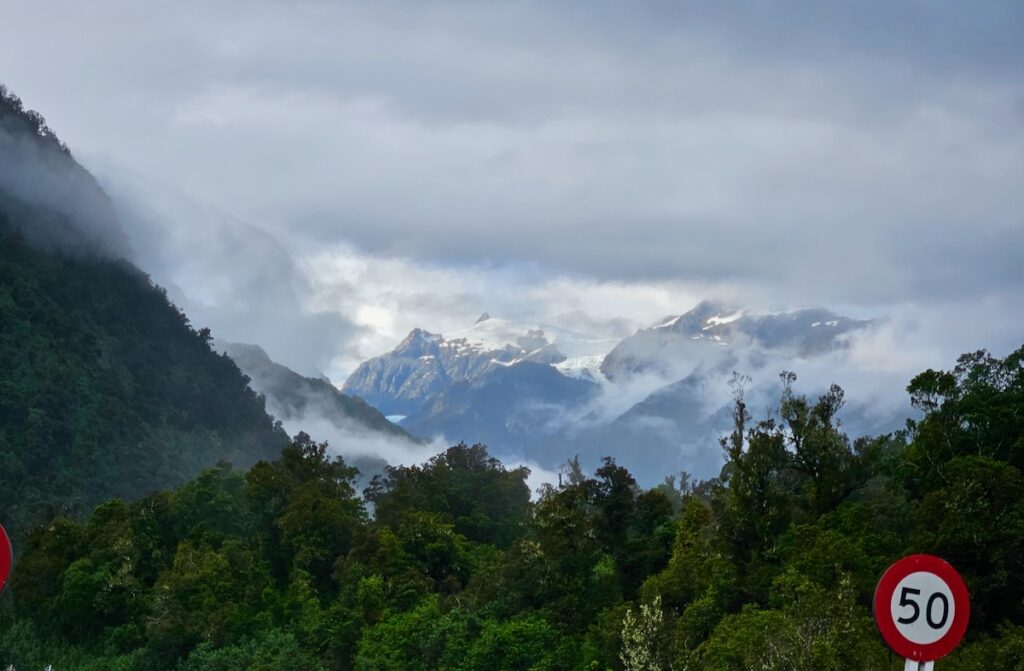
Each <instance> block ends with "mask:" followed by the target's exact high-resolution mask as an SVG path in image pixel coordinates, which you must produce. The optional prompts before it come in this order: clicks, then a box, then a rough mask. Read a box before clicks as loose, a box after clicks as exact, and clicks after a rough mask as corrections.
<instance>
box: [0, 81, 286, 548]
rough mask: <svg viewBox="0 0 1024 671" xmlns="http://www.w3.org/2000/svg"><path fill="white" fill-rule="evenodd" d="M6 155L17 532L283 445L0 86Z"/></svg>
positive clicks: (241, 383)
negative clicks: (137, 265) (131, 257)
mask: <svg viewBox="0 0 1024 671" xmlns="http://www.w3.org/2000/svg"><path fill="white" fill-rule="evenodd" d="M0 164H2V167H0V511H2V512H0V522H2V523H3V524H4V525H5V526H6V527H7V528H8V529H9V530H12V531H14V532H15V534H16V535H20V532H21V531H22V530H23V529H24V528H25V527H26V526H27V525H28V524H30V523H35V522H38V521H40V520H41V519H44V518H46V517H47V516H50V515H52V514H54V513H55V512H57V513H73V514H81V513H87V512H89V510H91V509H92V507H93V506H94V505H95V504H96V503H98V502H100V501H103V500H105V499H107V498H110V497H113V496H117V497H123V498H127V499H135V498H138V497H140V496H143V495H145V494H148V493H150V492H152V491H153V490H155V489H160V488H166V487H170V486H175V485H177V484H180V483H182V482H184V481H186V480H187V479H188V478H190V477H193V476H195V475H196V474H197V473H198V472H199V471H200V470H202V469H203V468H206V467H209V466H212V465H214V464H216V463H217V462H218V461H221V460H229V461H232V462H233V463H235V464H237V465H239V466H242V467H247V466H250V465H252V464H254V463H255V462H256V461H258V460H259V459H262V458H271V457H273V456H274V455H276V454H278V453H279V452H280V449H281V448H282V447H283V446H284V445H285V444H286V443H287V436H285V435H284V433H283V432H282V431H281V430H280V429H279V428H276V427H275V426H274V424H273V420H272V419H271V418H270V417H269V416H268V415H267V414H266V412H265V411H264V406H263V400H262V399H261V398H260V397H259V396H257V395H256V394H255V393H254V392H253V391H251V390H250V389H249V388H248V387H247V386H246V384H247V379H246V378H245V377H244V376H243V375H242V374H241V373H240V372H239V370H238V368H237V367H236V366H235V364H234V363H233V362H232V361H231V360H230V359H228V358H227V357H225V356H221V355H217V354H215V353H214V352H213V351H212V350H211V349H210V346H209V339H210V338H209V334H208V333H207V332H205V331H197V330H196V329H194V328H193V327H192V326H191V325H190V324H189V322H188V320H187V319H186V317H185V315H184V314H182V313H181V311H179V310H178V309H177V308H175V307H174V306H173V305H172V304H170V303H169V302H168V300H167V297H166V295H165V294H164V292H163V291H162V290H160V289H159V288H157V287H154V286H153V285H152V284H151V283H150V281H149V279H148V278H147V277H146V276H145V275H144V274H143V273H142V272H140V271H139V270H138V269H136V268H135V267H134V266H132V265H131V264H130V263H129V262H127V261H125V260H123V259H121V258H120V256H119V254H120V253H121V252H122V251H124V249H123V248H122V247H121V246H120V245H121V242H122V237H121V236H120V235H119V233H118V232H119V228H118V225H117V222H116V220H115V219H114V218H113V217H114V215H113V210H112V208H110V207H109V202H108V201H107V199H106V195H105V194H104V193H103V192H102V190H101V189H100V188H99V186H98V185H97V184H96V182H95V180H94V179H92V176H91V175H89V173H88V172H87V171H85V169H84V168H82V167H81V166H80V165H78V164H77V163H76V162H75V161H74V159H73V158H72V157H71V155H70V153H69V152H68V150H67V148H66V147H65V146H64V145H63V144H62V143H61V142H60V141H59V140H58V139H57V138H56V136H55V135H54V134H53V132H52V131H51V130H50V129H49V128H48V127H47V126H46V124H45V122H44V121H43V119H42V117H41V116H39V115H38V114H36V113H34V112H28V111H25V110H24V109H23V108H22V105H21V102H20V101H19V100H18V99H17V98H15V97H14V96H13V95H11V94H9V93H7V92H6V91H5V90H3V89H0ZM19 539H20V538H19Z"/></svg>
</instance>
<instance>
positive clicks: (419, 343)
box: [343, 314, 615, 415]
mask: <svg viewBox="0 0 1024 671" xmlns="http://www.w3.org/2000/svg"><path fill="white" fill-rule="evenodd" d="M614 344H615V343H614V341H609V340H603V339H599V338H590V337H588V336H585V335H581V334H577V333H572V332H571V331H566V330H564V329H558V328H556V327H552V326H548V325H541V324H523V323H518V322H512V321H509V320H504V319H496V318H491V317H490V316H489V315H486V314H485V315H483V316H482V317H481V318H480V319H479V320H477V322H476V323H475V324H474V325H473V326H472V327H470V328H468V329H462V330H460V331H456V332H453V333H451V334H448V335H440V334H436V333H430V332H428V331H424V330H423V329H413V330H412V331H411V332H410V333H409V335H408V336H406V338H405V339H404V340H403V341H402V342H401V343H399V344H398V346H397V347H395V349H393V350H392V351H390V352H388V353H386V354H383V355H381V356H378V357H374V358H373V359H369V360H368V361H364V362H363V363H362V364H360V365H359V367H358V368H356V370H355V371H354V372H353V373H352V375H350V376H349V378H348V379H347V380H346V381H345V385H344V387H343V389H344V391H345V392H346V393H348V394H352V395H356V396H359V397H360V398H362V399H364V400H365V401H366V402H368V403H370V404H371V405H373V406H374V407H376V408H378V409H380V410H381V412H383V413H384V414H386V415H414V414H417V413H420V412H422V411H425V410H426V409H427V406H428V405H430V404H432V403H433V402H434V399H436V398H437V396H438V395H439V394H441V393H443V392H444V391H446V390H447V389H449V387H452V386H453V385H456V384H460V383H469V384H470V385H472V383H473V382H474V381H476V380H478V379H480V378H481V377H482V376H485V375H489V374H490V373H491V372H492V371H493V370H494V369H495V368H497V367H501V366H511V365H513V364H517V363H522V362H530V363H537V364H545V365H548V364H557V365H558V366H559V367H560V370H561V371H562V372H563V373H565V374H566V375H567V376H569V377H580V378H583V379H586V378H587V377H588V376H589V375H590V371H589V370H588V366H589V365H590V364H591V363H592V360H593V359H595V358H598V357H602V356H604V354H605V353H607V352H608V350H610V349H611V348H612V346H613V345H614Z"/></svg>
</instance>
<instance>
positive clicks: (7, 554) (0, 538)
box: [0, 524, 14, 592]
mask: <svg viewBox="0 0 1024 671" xmlns="http://www.w3.org/2000/svg"><path fill="white" fill-rule="evenodd" d="M12 566H14V548H12V547H11V539H10V537H9V536H8V535H7V530H6V529H4V525H2V524H0V592H3V591H4V587H6V586H7V579H8V578H10V577H11V567H12Z"/></svg>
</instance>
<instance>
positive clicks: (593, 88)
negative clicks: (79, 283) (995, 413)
mask: <svg viewBox="0 0 1024 671" xmlns="http://www.w3.org/2000/svg"><path fill="white" fill-rule="evenodd" d="M0 4H2V12H0V16H2V19H0V63H2V64H3V68H2V71H0V81H3V82H4V83H6V84H7V85H8V86H9V87H10V88H11V89H12V90H14V91H15V92H16V93H18V94H19V95H20V96H22V97H23V98H24V99H25V101H26V103H27V104H28V105H29V106H30V107H34V108H37V109H39V110H40V111H41V112H42V113H43V114H44V115H45V116H46V118H47V119H48V121H49V122H50V125H51V126H52V127H53V128H54V129H56V130H57V132H58V134H59V135H61V137H62V139H64V140H65V141H66V142H67V143H68V144H69V145H70V146H71V148H72V150H73V151H74V152H75V154H76V155H77V156H79V157H80V158H81V159H82V160H83V161H84V162H85V163H86V165H87V166H88V167H91V168H93V169H94V170H95V171H96V172H97V173H98V174H100V175H101V177H104V179H106V180H108V182H110V183H111V184H113V185H114V186H112V188H114V187H115V186H116V187H123V192H124V193H129V192H130V193H133V194H135V195H136V196H138V194H140V193H143V192H152V190H153V189H154V188H156V189H157V190H161V189H162V190H164V191H165V192H173V193H177V194H182V197H181V198H180V199H179V200H178V201H177V202H179V203H199V204H201V208H202V210H203V211H204V212H209V211H211V210H212V211H216V212H218V213H224V215H223V217H222V216H221V215H217V219H218V221H226V220H230V221H234V222H246V223H247V224H251V225H254V226H256V227H259V228H260V229H262V230H264V231H266V232H268V233H269V234H270V236H271V237H270V238H268V240H272V239H273V240H276V241H277V242H276V243H270V242H268V243H267V244H268V245H269V247H267V246H266V245H264V246H262V247H260V252H259V258H260V259H263V260H266V259H267V258H269V257H268V256H267V255H266V254H268V253H269V252H267V251H266V250H267V249H273V248H274V245H280V250H279V251H280V256H279V258H278V257H277V256H275V257H274V258H276V259H278V261H279V263H278V262H275V263H271V264H268V265H267V266H260V265H253V264H252V263H251V262H247V261H244V260H239V259H241V258H243V257H244V254H243V255H240V254H239V253H237V251H236V250H235V249H234V246H236V245H244V244H245V243H246V242H247V241H248V240H249V238H251V237H252V236H248V235H246V234H244V233H237V232H236V234H234V235H228V236H227V237H224V236H221V237H220V240H219V241H218V240H214V239H211V238H210V236H206V237H205V238H204V240H205V242H204V243H203V246H204V247H205V248H206V249H205V250H201V249H198V248H197V245H195V244H192V243H190V242H189V241H190V240H192V239H193V237H194V236H195V235H198V234H199V233H202V232H203V231H205V230H206V229H207V228H208V227H207V223H206V221H205V219H203V217H202V216H198V215H196V216H191V217H188V218H180V217H179V218H177V219H176V218H175V216H173V215H174V213H176V212H177V213H180V212H182V211H184V210H189V208H190V207H191V205H189V206H187V207H184V208H176V207H171V206H167V207H165V208H163V210H162V212H163V215H164V220H165V222H167V225H169V226H172V227H174V228H175V229H176V230H175V232H174V234H173V236H172V237H174V238H175V239H177V243H176V245H171V244H169V243H168V242H167V235H169V234H168V233H166V231H165V232H164V233H162V234H161V235H157V234H156V233H153V231H152V230H150V229H146V230H145V231H144V237H145V236H152V237H151V238H146V239H152V240H154V241H156V242H153V246H155V247H158V248H159V249H150V250H149V256H148V257H147V258H149V259H150V260H151V263H154V264H156V263H157V262H158V261H159V262H160V263H163V264H164V265H165V267H166V268H165V275H164V276H161V275H160V273H159V271H158V270H157V269H155V268H149V270H151V271H153V272H154V273H155V274H156V275H158V277H161V279H163V278H164V277H167V278H170V279H169V280H167V281H170V280H173V281H174V282H176V283H177V284H179V285H180V286H181V287H182V289H183V291H185V292H186V293H188V294H189V297H190V298H192V299H193V300H194V301H196V302H197V303H199V304H202V305H205V306H206V307H207V308H209V310H208V311H207V313H206V314H208V315H210V316H209V318H210V319H211V320H216V319H217V316H216V315H217V314H218V313H219V314H220V315H221V316H222V317H223V314H224V312H225V305H226V302H227V303H231V305H230V306H229V307H231V309H236V308H237V309H238V310H242V311H243V312H244V310H243V308H245V305H242V306H241V307H239V305H238V304H243V303H244V304H248V303H251V302H253V301H254V300H255V299H254V297H255V296H257V295H259V294H260V292H262V291H264V290H266V289H267V286H268V283H272V282H275V281H277V280H274V279H273V278H284V280H283V281H284V282H285V283H287V284H289V286H288V288H287V290H283V289H281V287H280V286H279V287H278V290H279V291H278V292H279V293H280V291H283V292H284V294H286V295H284V296H279V297H278V298H277V299H275V301H278V302H274V303H271V308H273V309H274V310H276V309H278V308H277V307H275V306H278V305H279V304H280V305H284V304H286V303H289V301H292V303H294V305H291V308H289V309H294V310H295V311H297V312H302V313H306V314H308V313H310V312H315V313H316V314H317V315H318V316H317V319H318V320H319V321H317V323H316V325H315V327H311V329H310V335H311V337H312V340H314V341H315V343H316V344H315V345H312V346H311V345H308V344H307V345H304V346H302V347H299V346H295V345H294V342H295V338H294V336H293V335H291V334H284V333H281V332H280V331H279V330H278V331H275V330H274V329H275V328H278V329H279V327H274V326H267V324H266V323H265V322H259V319H266V315H264V316H263V317H260V318H256V317H253V319H254V320H255V321H256V322H259V323H260V324H262V326H261V327H260V329H263V330H265V331H266V333H264V334H263V335H262V336H261V337H263V338H264V340H267V339H271V340H273V339H275V338H276V339H278V340H280V342H281V345H280V346H279V347H278V348H277V350H276V351H277V352H278V355H279V357H281V358H285V359H288V360H289V361H290V362H291V363H292V364H293V365H296V366H297V367H300V368H303V369H305V370H309V369H311V368H315V367H320V368H321V369H325V370H327V369H329V370H333V371H334V372H335V374H337V373H339V372H342V371H344V370H345V369H346V368H347V367H348V366H350V365H351V363H352V362H353V361H356V360H358V359H359V358H361V357H364V356H367V355H371V354H376V353H378V352H379V351H380V350H381V349H384V348H386V347H387V346H388V345H389V344H391V345H393V344H394V342H393V340H394V338H397V337H400V336H401V335H402V331H404V330H405V329H406V328H407V327H409V326H410V325H415V324H419V325H422V326H425V327H428V328H435V329H438V330H442V329H444V328H453V327H454V325H456V324H458V323H460V321H461V320H465V319H467V318H468V315H469V314H471V313H472V312H474V311H477V310H479V309H480V308H484V309H489V310H490V311H491V312H492V313H493V312H496V311H505V312H507V313H513V314H510V315H509V316H514V317H523V318H531V317H532V318H536V319H561V320H562V321H566V320H568V321H573V320H576V321H577V322H579V324H586V323H591V326H593V328H594V329H597V330H602V329H603V330H604V331H605V332H622V331H625V332H628V331H629V330H630V329H632V328H634V327H635V326H636V325H638V324H640V323H643V322H644V321H649V320H654V319H656V318H658V317H660V316H661V315H662V314H665V313H671V312H678V311H681V310H684V309H686V308H687V307H689V305H690V304H692V302H693V301H695V300H697V299H698V298H699V297H700V296H701V295H704V294H707V293H716V294H719V295H725V296H727V297H732V298H734V299H735V300H737V301H740V302H750V303H755V304H759V305H762V306H764V307H769V308H771V307H776V308H777V307H788V306H795V305H807V304H820V305H827V306H833V307H837V308H840V309H843V310H846V311H852V312H854V313H858V314H859V315H864V314H872V315H878V314H883V315H888V314H899V315H906V314H909V313H913V314H916V315H918V316H919V318H918V319H917V321H915V322H914V324H915V326H914V329H916V332H917V333H918V334H920V333H921V332H922V331H928V330H929V329H932V330H934V331H941V332H942V333H941V334H938V333H931V334H930V335H931V336H932V337H933V339H934V338H939V337H940V335H941V338H943V339H944V340H943V343H945V345H947V347H940V346H938V345H934V350H935V351H936V352H938V351H942V352H943V353H944V354H945V352H946V349H950V350H952V349H955V348H963V347H964V346H970V347H972V348H973V347H980V346H989V347H996V348H998V347H1005V346H1008V345H1009V344H1010V343H1012V342H1014V341H1015V340H1016V342H1018V343H1019V342H1020V341H1021V340H1022V338H1024V327H1022V326H1021V323H1022V320H1021V317H1020V314H1021V311H1022V310H1024V299H1022V296H1024V270H1022V265H1024V261H1022V257H1024V76H1022V75H1024V39H1022V36H1024V3H1021V2H1018V1H1010V0H1006V1H1005V2H1001V1H995V0H994V1H992V2H983V3H964V2H891V1H877V2H856V3H853V2H851V3H820V2H789V3H776V2H751V3H719V2H706V3H701V2H698V3H685V5H686V6H685V7H680V5H682V4H684V3H673V2H663V3H662V2H655V3H641V2H628V3H626V2H621V3H604V2H581V3H546V2H506V3H499V2H487V3H468V2H454V3H424V2H418V1H417V2H412V1H410V2H380V3H344V2H251V1H247V2H233V1H231V2H229V1H224V2H183V1H179V2H173V3H149V2H127V1H124V2H110V1H104V0H99V1H91V2H78V1H70V0H68V1H61V2H21V1H17V0H0ZM726 5H728V6H727V7H726ZM140 184H143V185H146V186H145V188H141V187H139V185H140ZM153 185H158V186H157V187H154V186H153ZM148 205H149V204H147V203H142V204H141V205H140V207H144V208H145V207H148ZM191 211H192V212H193V214H194V213H195V210H191ZM232 226H235V224H232ZM243 228H244V227H243ZM140 230H141V229H140ZM237 230H240V229H237V226H236V231H237ZM138 237H139V236H138V235H137V236H136V238H137V239H138ZM140 244H141V245H142V246H145V244H146V243H145V242H142V243H140ZM261 244H263V243H261ZM218 245H220V247H218ZM225 247H226V249H225ZM175 250H176V251H175ZM210 250H214V251H210ZM276 253H277V252H274V254H276ZM204 254H205V255H206V256H204ZM271 255H273V254H271ZM158 257H159V258H158ZM232 259H234V261H232ZM225 265H227V266H231V267H229V268H227V269H225V268H224V266H225ZM246 265H249V266H250V267H248V268H242V267H241V266H246ZM168 268H169V269H172V270H173V272H172V270H167V269H168ZM264 269H266V273H263V271H264ZM235 271H238V272H243V274H245V278H244V280H243V281H241V284H239V282H240V280H239V279H238V275H237V273H236V274H232V273H234V272H235ZM272 271H273V272H272ZM275 273H277V274H275ZM218 277H219V278H220V279H219V280H217V279H216V278H218ZM215 280H216V281H215ZM218 292H219V293H218ZM225 296H227V298H225ZM495 305H497V306H498V310H495V309H494V306H495ZM245 309H248V308H245ZM282 309H283V308H282ZM964 310H971V311H973V312H972V313H971V314H972V315H973V317H972V319H973V320H974V322H973V327H974V329H975V330H974V331H972V330H971V326H972V325H971V324H963V323H962V319H957V318H953V317H950V318H949V320H950V321H949V322H948V323H947V322H946V321H943V315H947V316H948V315H950V313H956V312H962V311H964ZM239 314H240V313H239ZM289 314H290V313H289ZM250 316H251V315H250ZM238 320H240V321H239V323H241V322H242V321H244V318H243V317H241V316H239V317H238ZM424 322H426V323H424ZM254 323H255V322H254ZM579 324H575V325H579ZM260 329H257V331H259V330H260ZM914 329H911V330H914ZM957 329H959V331H958V330H957ZM222 330H223V329H222ZM246 331H248V332H252V329H251V328H249V327H248V326H247V328H246ZM950 333H958V335H957V338H958V339H956V340H955V341H954V340H952V339H951V338H952V336H951V335H950ZM228 335H229V336H230V335H233V334H231V333H228ZM925 335H929V334H928V333H926V334H925ZM289 343H292V344H291V345H290V344H289ZM893 346H894V347H896V346H898V345H896V344H893ZM880 347H881V345H880ZM271 349H272V350H273V349H274V347H271ZM305 355H309V356H307V357H306V358H303V356H305ZM300 359H302V360H301V361H300ZM915 363H917V362H916V361H915Z"/></svg>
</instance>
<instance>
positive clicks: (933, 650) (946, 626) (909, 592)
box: [874, 555, 971, 669]
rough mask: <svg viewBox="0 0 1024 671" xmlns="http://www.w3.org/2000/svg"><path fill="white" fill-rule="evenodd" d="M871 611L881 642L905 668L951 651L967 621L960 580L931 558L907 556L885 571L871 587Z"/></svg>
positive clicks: (968, 615)
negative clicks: (873, 613)
mask: <svg viewBox="0 0 1024 671" xmlns="http://www.w3.org/2000/svg"><path fill="white" fill-rule="evenodd" d="M874 608H875V622H877V623H878V630H879V631H880V632H881V633H882V638H884V639H885V642H886V643H888V644H889V647H890V648H892V649H893V651H894V652H896V654H898V655H900V656H902V657H905V658H906V659H907V668H908V669H910V668H914V669H916V668H918V667H917V663H918V662H933V661H935V660H936V659H939V658H940V657H945V656H946V655H948V654H949V653H950V652H952V651H953V648H955V647H956V646H957V644H959V643H960V639H962V638H963V637H964V632H966V631H967V622H968V621H969V620H970V618H971V603H970V598H969V596H968V594H967V586H966V585H964V581H963V578H961V577H960V574H959V573H957V572H956V569H954V568H953V567H952V566H950V565H949V564H948V563H946V562H945V561H943V560H942V559H939V558H938V557H933V556H932V555H910V556H909V557H904V558H903V559H901V560H899V561H898V562H896V563H895V564H893V565H892V566H890V567H889V568H888V570H886V572H885V573H884V574H883V575H882V579H881V580H879V581H878V587H876V588H875V600H874ZM912 663H913V666H911V664H912ZM930 666H931V665H930V664H929V665H928V667H927V668H930Z"/></svg>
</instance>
